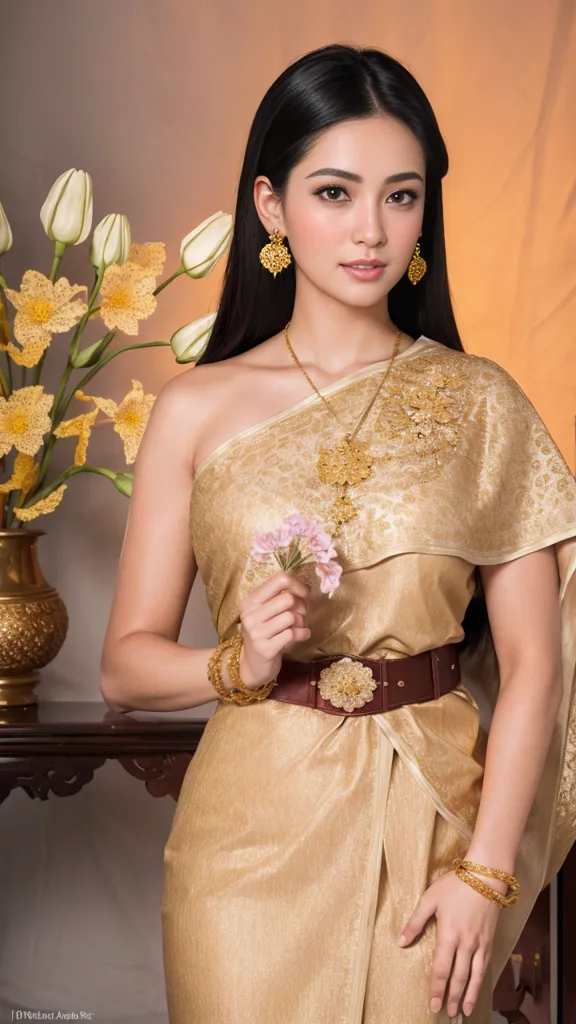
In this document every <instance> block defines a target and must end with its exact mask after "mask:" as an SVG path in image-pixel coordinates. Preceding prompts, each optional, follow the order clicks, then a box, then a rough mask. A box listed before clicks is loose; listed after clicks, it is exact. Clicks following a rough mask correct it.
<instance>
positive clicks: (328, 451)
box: [318, 435, 373, 486]
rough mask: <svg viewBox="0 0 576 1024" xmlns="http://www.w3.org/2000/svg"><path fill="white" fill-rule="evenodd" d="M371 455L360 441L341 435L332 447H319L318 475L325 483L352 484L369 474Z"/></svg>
mask: <svg viewBox="0 0 576 1024" xmlns="http://www.w3.org/2000/svg"><path fill="white" fill-rule="evenodd" d="M372 462H373V459H372V456H371V455H370V454H369V452H367V451H366V447H365V445H364V444H362V442H361V441H351V440H350V438H349V436H348V435H347V436H346V437H343V438H342V439H341V440H340V441H338V442H337V443H336V445H335V446H334V448H321V449H320V452H319V455H318V475H319V477H320V479H321V481H322V483H325V484H341V485H343V484H347V485H348V486H353V485H354V484H359V483H360V482H361V481H362V480H366V479H367V478H368V477H369V476H370V469H371V466H372Z"/></svg>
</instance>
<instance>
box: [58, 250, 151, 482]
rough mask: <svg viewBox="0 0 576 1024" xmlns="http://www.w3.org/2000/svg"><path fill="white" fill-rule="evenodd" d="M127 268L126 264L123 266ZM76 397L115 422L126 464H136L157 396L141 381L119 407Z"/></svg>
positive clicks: (80, 393) (134, 383) (92, 397)
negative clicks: (148, 393) (147, 393)
mask: <svg viewBox="0 0 576 1024" xmlns="http://www.w3.org/2000/svg"><path fill="white" fill-rule="evenodd" d="M123 265H124V266H126V264H123ZM74 395H75V397H76V398H79V399H80V401H81V402H94V403H95V405H97V406H98V408H99V409H101V410H102V412H103V413H105V414H106V416H109V417H110V419H111V420H112V421H113V422H114V430H115V431H116V433H117V434H119V435H120V437H121V438H122V441H123V443H124V454H125V456H126V462H127V463H131V462H135V460H136V455H137V453H138V448H139V446H140V441H141V440H142V436H143V434H144V431H145V429H146V424H147V423H148V418H149V416H150V413H151V411H152V406H153V405H154V402H155V401H156V396H155V395H145V394H144V388H143V386H142V384H141V383H140V381H139V380H133V381H132V390H131V391H130V392H129V393H128V394H127V395H126V397H125V398H123V399H122V401H121V402H120V404H119V405H117V404H116V402H114V401H113V399H112V398H98V397H96V396H95V395H85V394H84V392H83V391H80V390H78V391H75V392H74Z"/></svg>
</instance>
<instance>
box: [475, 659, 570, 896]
mask: <svg viewBox="0 0 576 1024" xmlns="http://www.w3.org/2000/svg"><path fill="white" fill-rule="evenodd" d="M559 688H560V683H559V682H558V678H556V680H555V681H553V680H552V679H550V681H549V682H546V683H542V680H541V679H539V680H538V685H535V684H533V683H532V684H531V680H530V679H529V678H528V673H527V672H526V670H525V669H524V670H522V671H521V672H520V671H519V672H517V673H516V674H515V676H514V677H513V678H512V679H510V680H509V681H508V683H507V684H506V685H505V686H502V687H501V689H500V693H499V696H498V700H497V702H496V707H495V709H494V714H493V718H492V723H491V727H490V732H489V736H488V744H487V750H486V763H485V769H484V779H483V784H482V796H481V800H480V807H479V810H478V816H477V819H476V827H475V829H474V835H473V838H472V840H471V843H470V847H469V850H468V852H467V854H466V857H467V859H468V860H473V861H476V862H478V863H481V864H484V865H488V866H489V867H496V868H501V869H502V870H503V871H509V872H510V873H512V874H513V873H514V868H515V862H516V857H517V854H518V848H519V846H520V840H521V838H522V834H523V832H524V829H525V826H526V822H527V820H528V815H529V813H530V809H531V807H532V803H533V800H534V796H535V794H536V789H537V787H538V782H539V780H540V777H541V774H542V770H543V767H544V763H545V760H546V756H547V754H548V749H549V746H550V741H551V738H552V733H553V730H554V725H555V722H556V718H557V715H558V708H559V702H560V694H559ZM484 881H486V879H484Z"/></svg>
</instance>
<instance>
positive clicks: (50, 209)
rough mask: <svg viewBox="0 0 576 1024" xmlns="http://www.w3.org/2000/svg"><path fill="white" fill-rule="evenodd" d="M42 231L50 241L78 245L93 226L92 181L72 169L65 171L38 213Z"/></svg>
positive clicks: (86, 174)
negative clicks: (42, 227)
mask: <svg viewBox="0 0 576 1024" xmlns="http://www.w3.org/2000/svg"><path fill="white" fill-rule="evenodd" d="M40 220H41V221H42V224H43V226H44V230H45V232H46V234H47V235H48V238H50V239H51V240H52V241H53V242H62V243H64V244H65V245H80V242H83V241H84V239H85V238H87V237H88V235H89V234H90V229H91V227H92V178H91V177H90V175H89V174H88V172H87V171H77V170H76V169H75V168H74V167H73V168H71V169H70V170H69V171H64V174H61V175H60V177H59V178H57V179H56V181H55V182H54V184H53V185H52V188H51V189H50V191H49V193H48V195H47V196H46V199H45V201H44V205H43V206H42V209H41V210H40Z"/></svg>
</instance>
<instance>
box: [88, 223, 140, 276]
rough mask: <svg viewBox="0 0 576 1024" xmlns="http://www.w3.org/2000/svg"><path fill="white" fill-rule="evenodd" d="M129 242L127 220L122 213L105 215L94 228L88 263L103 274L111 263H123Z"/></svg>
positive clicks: (129, 234)
mask: <svg viewBox="0 0 576 1024" xmlns="http://www.w3.org/2000/svg"><path fill="white" fill-rule="evenodd" d="M131 242H132V235H131V232H130V224H129V223H128V218H127V217H125V216H124V214H123V213H109V214H107V216H106V217H103V218H102V220H101V221H100V223H99V224H97V225H96V227H95V228H94V234H93V236H92V244H91V246H90V263H91V264H92V266H93V267H95V268H96V270H98V271H100V273H104V271H105V270H106V267H109V266H110V264H111V263H125V262H126V260H127V259H128V253H129V252H130V245H131Z"/></svg>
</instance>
